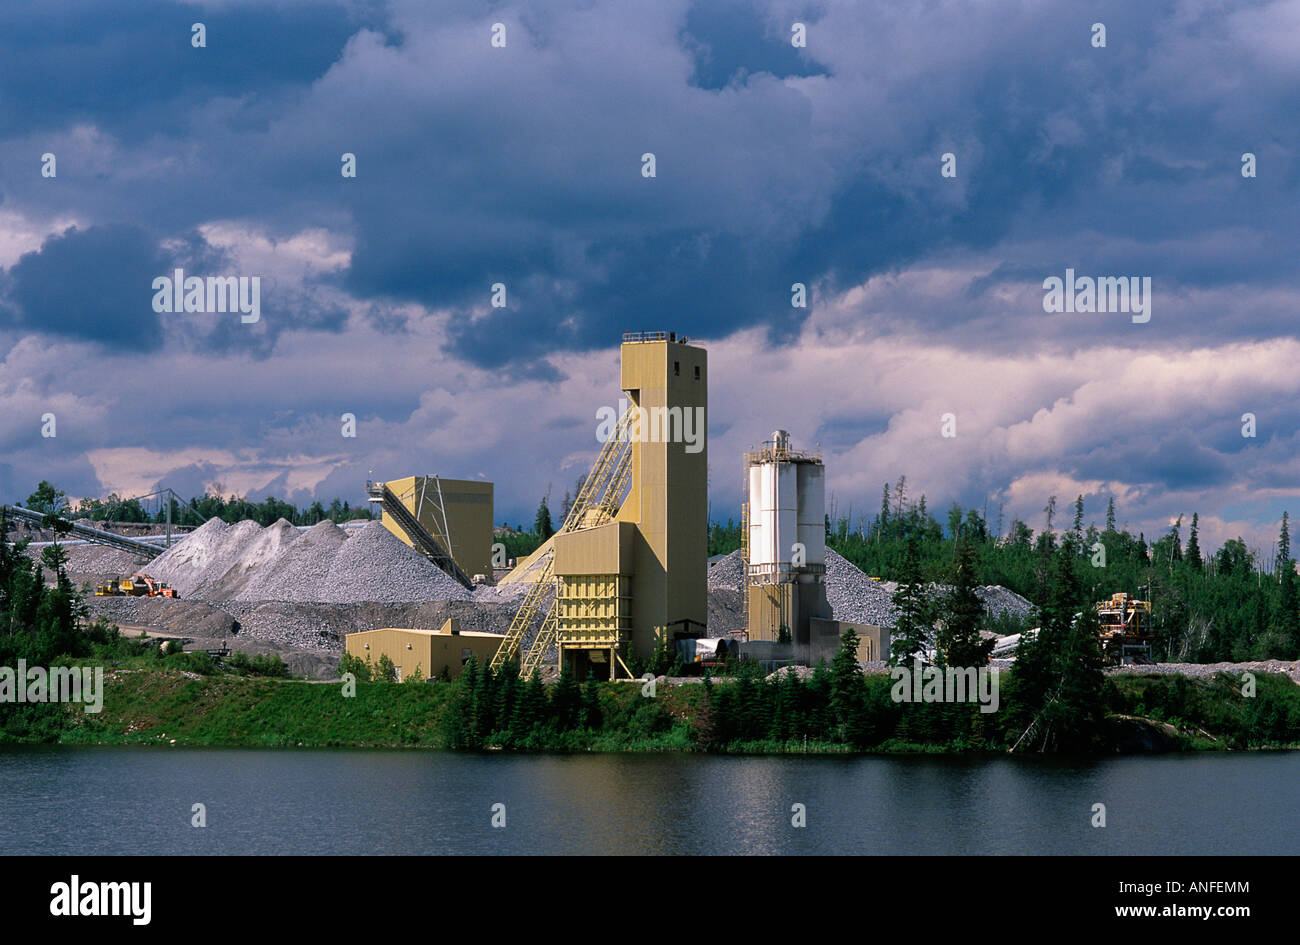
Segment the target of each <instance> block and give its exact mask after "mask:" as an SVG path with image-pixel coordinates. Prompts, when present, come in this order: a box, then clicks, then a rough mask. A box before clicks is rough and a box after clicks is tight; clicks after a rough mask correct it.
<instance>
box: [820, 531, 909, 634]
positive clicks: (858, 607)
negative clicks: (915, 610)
mask: <svg viewBox="0 0 1300 945" xmlns="http://www.w3.org/2000/svg"><path fill="white" fill-rule="evenodd" d="M826 599H827V600H828V601H830V605H831V612H832V614H833V615H834V617H835V619H836V620H846V621H848V622H850V623H866V624H871V625H872V626H876V627H892V626H893V625H894V621H895V619H896V611H895V610H894V601H893V595H892V594H891V593H890V592H889V591H888V590H887V589H885V588H884V587H882V586H881V582H879V581H873V580H871V578H870V577H868V576H867V575H866V573H865V572H863V571H862V570H861V569H860V568H858V567H857V566H855V565H854V564H852V563H851V562H850V561H849V560H848V559H847V558H845V557H844V556H843V555H841V554H839V553H838V552H835V551H832V550H831V549H829V548H827V549H826Z"/></svg>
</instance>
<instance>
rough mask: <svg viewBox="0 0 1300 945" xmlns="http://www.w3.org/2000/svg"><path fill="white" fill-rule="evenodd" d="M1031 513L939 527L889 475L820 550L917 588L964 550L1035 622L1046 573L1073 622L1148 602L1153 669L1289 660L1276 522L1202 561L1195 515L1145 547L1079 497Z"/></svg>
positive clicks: (1297, 594)
mask: <svg viewBox="0 0 1300 945" xmlns="http://www.w3.org/2000/svg"><path fill="white" fill-rule="evenodd" d="M1043 514H1044V522H1043V527H1042V528H1041V529H1040V530H1039V531H1038V532H1035V531H1034V530H1033V529H1032V528H1031V527H1030V526H1029V525H1028V524H1026V523H1025V522H1024V521H1022V520H1020V519H1014V520H1012V521H1011V522H1010V523H1009V524H1007V526H1006V528H1005V530H1004V528H1003V521H1002V513H1001V512H1000V511H999V512H997V513H996V522H995V523H994V524H991V523H990V522H989V521H988V520H987V512H986V511H985V510H981V509H963V508H962V507H960V506H959V505H957V504H956V503H954V504H953V505H952V506H951V507H950V508H949V509H948V511H947V513H946V515H945V516H944V522H943V523H941V522H940V521H939V520H938V519H937V518H936V517H935V516H934V514H932V512H931V511H930V509H929V508H928V507H927V505H926V499H925V496H924V495H920V496H919V497H913V496H911V495H910V494H909V492H908V487H907V480H906V477H900V478H899V480H898V481H897V483H895V484H894V485H893V486H892V487H891V486H890V485H889V484H886V485H885V486H884V488H883V490H882V495H881V502H880V507H879V510H878V511H876V512H875V513H874V514H873V515H872V517H871V518H870V519H869V520H868V519H867V518H866V517H865V516H860V517H859V518H858V519H857V520H856V522H854V521H852V520H851V516H848V515H845V516H838V517H835V518H832V516H831V515H827V517H826V538H827V543H828V547H830V548H832V549H833V550H835V551H837V552H838V553H839V554H841V555H843V556H844V557H845V558H847V559H848V560H849V561H850V562H852V563H853V564H855V565H856V566H858V567H859V568H861V569H862V570H863V571H865V572H866V573H867V574H870V575H873V576H877V577H880V578H882V579H884V580H895V581H912V580H915V581H919V582H923V583H924V582H932V581H933V582H940V583H947V584H951V583H953V581H954V579H955V575H956V572H957V570H958V568H959V567H961V566H963V564H962V562H960V561H959V558H960V557H961V554H962V550H961V549H962V547H963V546H965V547H966V548H967V552H966V554H967V556H968V557H967V560H966V562H965V565H964V566H965V567H968V568H970V569H971V570H972V571H973V572H974V574H975V575H976V580H977V581H978V583H980V584H1000V585H1002V586H1004V587H1007V588H1009V589H1011V590H1013V591H1015V592H1016V593H1018V594H1020V595H1022V596H1024V597H1026V598H1028V599H1029V600H1030V601H1031V602H1033V603H1034V604H1035V605H1036V606H1037V607H1038V608H1039V609H1040V612H1041V611H1042V609H1043V608H1045V607H1046V606H1047V605H1048V604H1049V602H1050V601H1051V599H1052V595H1053V591H1054V585H1055V583H1056V578H1055V577H1054V575H1057V574H1058V573H1059V574H1061V575H1063V576H1064V577H1065V578H1066V579H1067V580H1068V581H1069V586H1070V587H1072V588H1077V600H1076V601H1075V607H1076V611H1077V612H1081V613H1086V612H1088V611H1091V610H1092V605H1093V604H1094V603H1095V602H1097V601H1101V600H1104V599H1106V598H1109V597H1110V596H1111V595H1112V594H1115V593H1118V592H1125V593H1128V594H1131V595H1133V596H1134V597H1136V598H1139V599H1149V600H1150V601H1151V603H1152V622H1153V630H1154V636H1155V643H1154V655H1155V656H1156V657H1157V658H1158V659H1160V660H1164V661H1186V662H1219V661H1242V660H1251V659H1296V658H1300V588H1298V587H1297V573H1296V562H1295V560H1294V558H1293V557H1292V552H1291V540H1290V516H1289V514H1288V513H1285V512H1284V513H1283V515H1282V520H1281V522H1280V523H1279V528H1278V540H1277V543H1276V544H1275V546H1274V550H1273V552H1272V553H1271V554H1269V555H1263V554H1260V553H1257V552H1255V551H1252V550H1251V549H1250V548H1248V547H1247V545H1246V543H1245V541H1244V540H1243V539H1242V538H1240V537H1238V538H1233V539H1230V540H1228V541H1226V542H1224V543H1223V545H1222V547H1220V548H1219V549H1218V550H1217V551H1215V552H1214V553H1212V554H1210V553H1207V552H1206V550H1205V549H1203V548H1202V547H1201V541H1200V519H1199V515H1198V514H1193V515H1192V517H1191V520H1190V521H1186V520H1185V519H1184V518H1183V517H1181V516H1180V517H1179V518H1178V519H1177V520H1175V522H1174V523H1173V524H1172V525H1171V526H1170V527H1169V528H1168V529H1167V530H1166V531H1164V532H1163V533H1162V534H1159V535H1156V536H1151V537H1148V536H1147V535H1145V534H1144V533H1143V532H1141V531H1139V532H1138V533H1137V534H1136V535H1134V534H1133V533H1132V532H1131V531H1129V530H1128V529H1127V528H1120V527H1118V525H1117V514H1118V512H1117V509H1116V505H1115V501H1114V499H1110V500H1109V501H1108V502H1107V504H1106V507H1105V511H1104V515H1103V520H1102V522H1101V523H1100V524H1098V523H1097V522H1095V521H1093V520H1091V519H1089V517H1088V511H1087V509H1086V507H1085V504H1084V500H1083V497H1082V496H1078V497H1076V499H1075V501H1074V505H1073V509H1072V516H1071V518H1070V519H1069V520H1068V521H1064V522H1060V521H1058V510H1057V499H1056V497H1055V496H1052V497H1050V498H1049V499H1048V501H1047V504H1046V506H1045V507H1044V509H1043ZM1062 526H1064V527H1062ZM740 544H741V535H740V528H739V526H738V525H736V523H735V522H734V521H728V522H727V523H726V525H721V524H714V525H713V526H712V527H711V529H710V535H709V553H710V554H724V553H727V552H730V551H733V550H735V549H736V548H739V547H740ZM1059 553H1064V562H1065V564H1064V570H1063V571H1058V569H1057V566H1056V564H1055V560H1056V558H1057V556H1058V554H1059ZM909 556H910V557H909Z"/></svg>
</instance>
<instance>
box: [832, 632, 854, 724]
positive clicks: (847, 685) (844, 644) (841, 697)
mask: <svg viewBox="0 0 1300 945" xmlns="http://www.w3.org/2000/svg"><path fill="white" fill-rule="evenodd" d="M861 691H862V667H861V666H860V665H859V664H858V635H857V633H855V632H854V630H853V628H852V627H849V628H848V629H846V630H845V631H844V632H843V633H842V634H840V649H839V652H838V653H836V654H835V659H834V660H832V661H831V707H832V708H833V709H834V710H835V716H836V719H837V720H838V721H839V723H840V724H841V725H844V724H846V723H847V722H848V721H849V718H850V717H851V716H852V713H853V710H854V709H855V708H856V707H858V706H859V705H860V700H859V699H858V696H859V695H860V694H861Z"/></svg>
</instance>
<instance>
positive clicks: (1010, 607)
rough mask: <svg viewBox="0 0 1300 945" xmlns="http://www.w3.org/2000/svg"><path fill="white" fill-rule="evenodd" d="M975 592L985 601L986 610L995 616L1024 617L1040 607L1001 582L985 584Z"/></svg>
mask: <svg viewBox="0 0 1300 945" xmlns="http://www.w3.org/2000/svg"><path fill="white" fill-rule="evenodd" d="M975 593H976V594H978V595H979V599H980V600H982V601H983V602H984V608H985V610H987V611H988V612H989V614H991V615H992V616H994V617H998V616H1001V615H1002V614H1011V615H1012V616H1013V617H1017V618H1021V619H1023V618H1025V617H1028V616H1029V615H1030V614H1032V613H1033V612H1034V611H1035V610H1037V609H1038V608H1036V607H1035V606H1034V605H1033V604H1032V603H1031V602H1030V601H1028V600H1027V599H1025V598H1023V597H1021V596H1020V595H1019V594H1017V593H1016V592H1015V591H1012V590H1009V589H1007V588H1005V587H1003V586H1002V585H1001V584H985V585H984V586H983V587H981V588H980V589H979V590H977V591H976V592H975Z"/></svg>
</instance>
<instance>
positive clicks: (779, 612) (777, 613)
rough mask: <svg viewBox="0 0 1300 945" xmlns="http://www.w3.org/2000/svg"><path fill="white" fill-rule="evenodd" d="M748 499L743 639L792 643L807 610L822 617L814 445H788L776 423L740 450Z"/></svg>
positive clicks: (819, 486) (819, 494)
mask: <svg viewBox="0 0 1300 945" xmlns="http://www.w3.org/2000/svg"><path fill="white" fill-rule="evenodd" d="M745 472H746V474H745V479H746V485H747V488H748V502H747V503H746V505H745V509H744V516H743V518H744V523H745V532H746V569H745V576H746V580H745V583H746V587H745V609H746V614H747V625H748V631H749V639H750V640H760V641H769V642H783V643H784V642H792V643H798V642H799V641H800V640H801V639H804V638H806V636H807V632H808V621H809V620H810V619H811V618H812V617H829V616H830V608H829V606H828V605H827V604H826V590H825V586H824V584H823V577H824V575H825V573H826V525H825V521H826V520H825V515H826V510H825V491H826V485H825V484H826V468H825V466H823V465H822V460H821V457H820V456H819V455H817V454H816V453H812V452H808V451H800V450H795V449H792V448H791V447H790V435H789V434H788V433H787V432H786V431H784V430H776V431H774V432H773V434H772V439H771V440H769V441H767V442H766V443H764V444H763V447H762V449H760V450H758V451H756V452H752V453H746V454H745Z"/></svg>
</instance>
